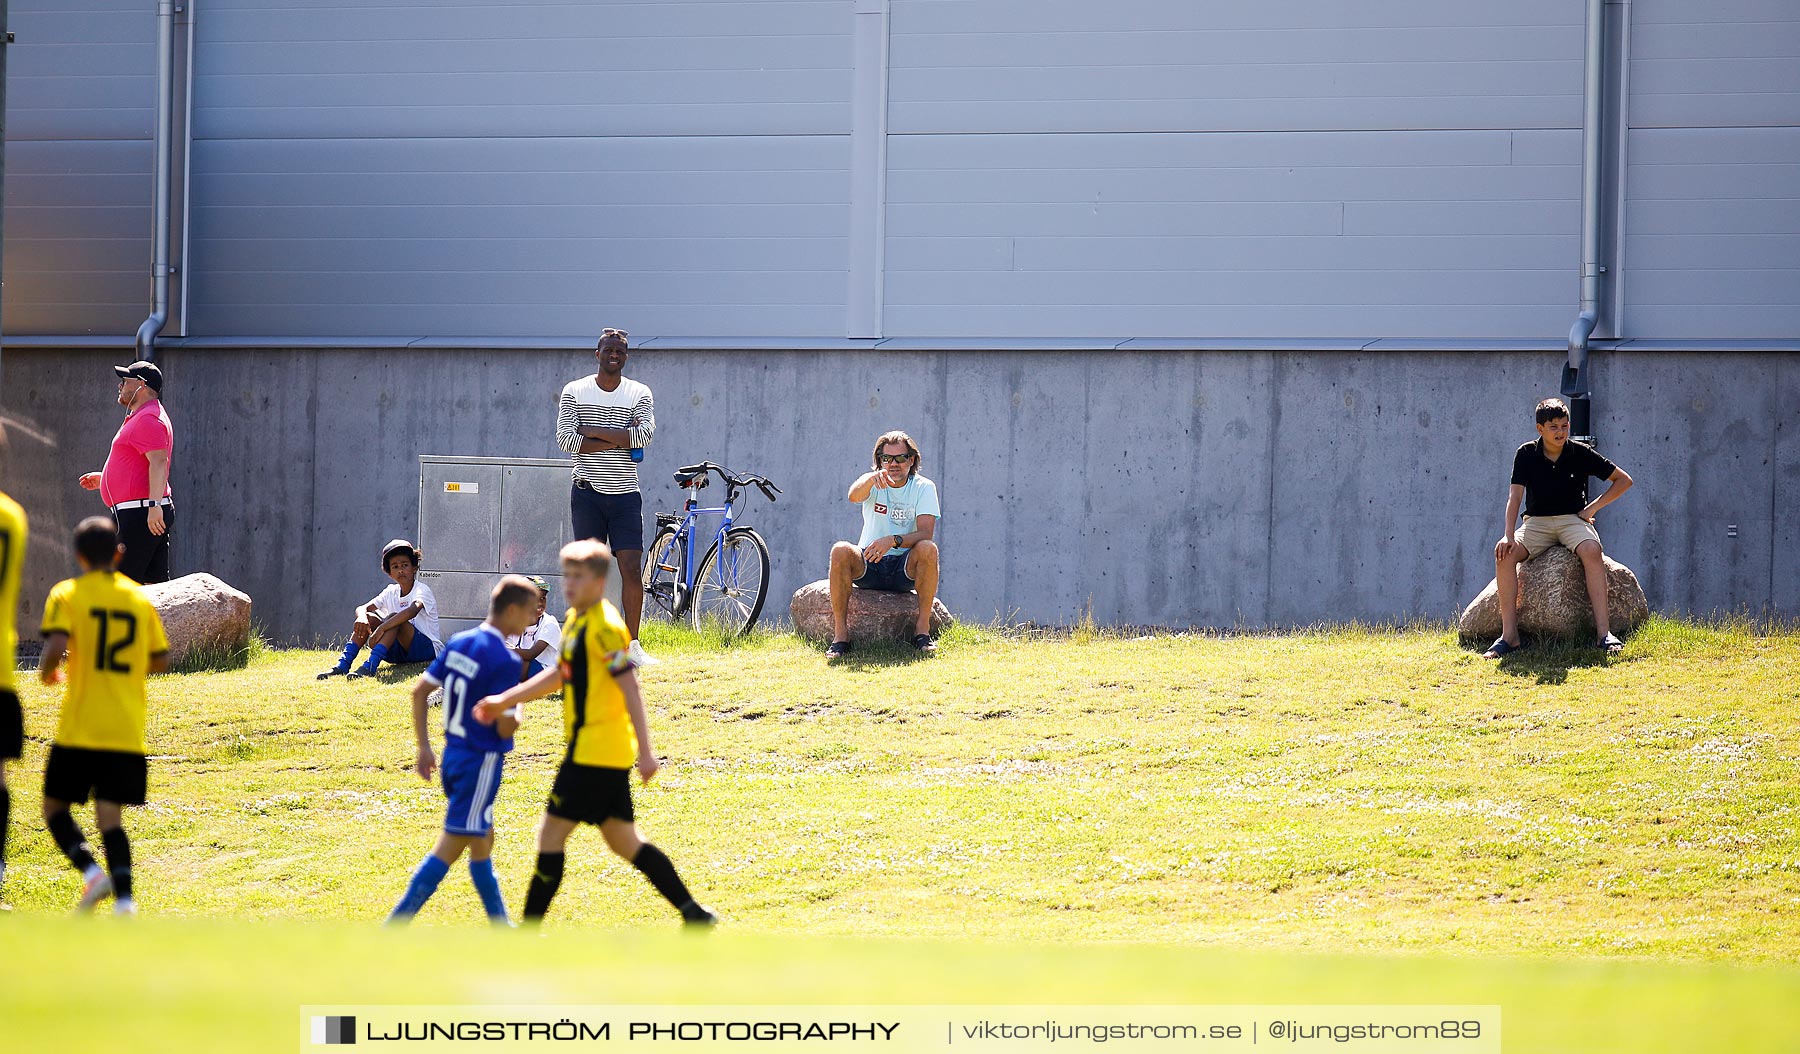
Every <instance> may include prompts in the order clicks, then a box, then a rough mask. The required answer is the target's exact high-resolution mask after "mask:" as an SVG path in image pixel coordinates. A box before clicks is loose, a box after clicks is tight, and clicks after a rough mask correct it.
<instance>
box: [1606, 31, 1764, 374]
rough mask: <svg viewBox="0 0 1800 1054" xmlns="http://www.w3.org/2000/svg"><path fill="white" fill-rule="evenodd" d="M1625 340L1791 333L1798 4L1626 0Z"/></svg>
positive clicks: (1740, 336)
mask: <svg viewBox="0 0 1800 1054" xmlns="http://www.w3.org/2000/svg"><path fill="white" fill-rule="evenodd" d="M1629 113H1630V121H1631V125H1632V128H1631V131H1630V133H1629V139H1628V143H1627V159H1628V164H1629V166H1630V171H1629V173H1628V175H1627V180H1626V195H1627V197H1626V208H1625V233H1626V240H1625V268H1624V275H1625V300H1626V303H1625V312H1624V320H1625V335H1627V336H1641V337H1659V338H1684V337H1690V338H1758V337H1791V336H1794V335H1796V334H1800V6H1797V5H1795V4H1793V3H1792V2H1791V0H1718V2H1716V3H1708V4H1706V5H1704V6H1695V5H1692V4H1686V3H1677V2H1674V0H1637V2H1636V3H1635V4H1634V5H1633V26H1632V53H1631V100H1630V110H1629Z"/></svg>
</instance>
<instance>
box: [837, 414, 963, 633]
mask: <svg viewBox="0 0 1800 1054" xmlns="http://www.w3.org/2000/svg"><path fill="white" fill-rule="evenodd" d="M919 460H920V458H919V444H917V443H915V442H913V439H912V437H911V436H909V435H907V434H906V433H905V432H900V431H894V432H889V433H887V434H886V435H884V436H882V437H881V438H880V439H877V440H876V441H875V470H874V471H873V472H865V473H863V475H862V477H861V478H859V479H858V480H857V481H856V482H855V483H852V484H851V485H850V501H851V502H852V503H853V504H856V505H861V506H862V516H863V528H862V538H861V540H860V541H858V542H857V543H856V544H855V545H851V544H850V543H849V542H839V543H837V544H836V545H834V546H832V548H831V626H832V635H831V646H830V647H829V648H826V649H825V656H826V658H828V659H837V658H841V657H843V656H845V655H848V654H849V653H850V625H849V623H850V590H851V589H852V588H855V589H879V590H883V591H885V592H890V593H906V592H910V591H911V590H913V589H917V590H918V591H919V618H918V621H917V623H915V625H914V627H913V633H914V636H913V647H915V648H917V649H919V651H921V652H924V653H927V654H929V653H931V652H933V651H935V650H937V646H936V645H935V644H933V643H932V642H931V604H932V601H933V600H935V599H937V587H938V547H937V543H936V542H934V541H932V535H933V534H935V533H936V532H937V519H938V513H939V509H938V494H937V484H935V483H933V482H931V481H930V480H928V479H926V478H925V477H924V476H921V475H919Z"/></svg>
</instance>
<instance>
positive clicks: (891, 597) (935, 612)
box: [788, 578, 956, 641]
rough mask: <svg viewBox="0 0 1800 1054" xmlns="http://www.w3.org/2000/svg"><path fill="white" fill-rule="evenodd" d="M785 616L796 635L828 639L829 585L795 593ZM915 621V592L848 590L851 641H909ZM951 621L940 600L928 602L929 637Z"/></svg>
mask: <svg viewBox="0 0 1800 1054" xmlns="http://www.w3.org/2000/svg"><path fill="white" fill-rule="evenodd" d="M788 613H789V615H791V616H792V617H793V620H794V631H795V632H796V633H799V634H800V635H801V636H803V637H812V638H813V639H815V640H826V641H828V640H830V639H831V583H830V582H829V581H827V580H825V579H822V578H821V579H820V580H819V581H817V582H812V583H809V584H807V585H804V586H801V587H800V588H799V589H797V590H795V591H794V600H793V602H792V603H791V604H789V605H788ZM918 618H919V594H917V593H913V592H906V593H884V592H882V591H880V590H877V589H852V590H851V591H850V639H851V640H897V641H910V640H912V639H913V629H914V627H916V626H917V624H918ZM955 621H956V619H955V618H954V617H953V616H951V614H950V609H949V608H947V607H945V606H944V602H943V600H942V599H937V598H934V599H933V600H932V601H931V635H932V636H934V637H935V636H937V635H938V634H939V633H942V632H943V631H944V627H945V626H948V625H950V624H951V623H952V622H955Z"/></svg>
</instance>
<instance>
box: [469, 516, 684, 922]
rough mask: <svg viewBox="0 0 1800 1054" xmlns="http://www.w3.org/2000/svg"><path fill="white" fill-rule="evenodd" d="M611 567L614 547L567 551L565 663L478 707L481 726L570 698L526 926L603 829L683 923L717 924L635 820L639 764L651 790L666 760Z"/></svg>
mask: <svg viewBox="0 0 1800 1054" xmlns="http://www.w3.org/2000/svg"><path fill="white" fill-rule="evenodd" d="M611 565H612V550H610V549H608V548H607V547H606V546H605V545H604V544H602V543H600V542H597V541H594V540H593V539H591V538H590V539H586V540H583V541H579V542H571V543H569V544H568V545H565V546H563V550H562V572H563V596H564V597H565V598H567V600H568V601H569V608H570V610H569V615H568V618H567V619H565V620H564V622H563V641H562V653H561V660H562V661H561V663H560V664H559V665H557V666H555V667H552V668H551V669H548V670H545V671H544V672H543V673H540V674H538V675H537V676H536V677H533V678H532V679H531V680H529V681H526V682H525V683H524V684H517V685H513V686H512V687H511V688H509V689H507V690H506V691H504V692H500V693H499V694H497V695H493V696H489V697H488V698H486V699H483V700H482V701H481V702H480V703H478V704H476V707H475V719H476V720H477V721H483V722H486V721H496V720H498V719H500V718H501V717H502V716H503V715H505V714H506V713H507V712H508V711H510V710H512V708H513V707H514V706H516V705H518V704H519V703H521V702H524V701H525V700H527V699H536V698H538V697H540V696H544V695H549V694H550V693H551V692H554V691H556V690H557V689H558V688H561V689H562V692H563V729H564V731H565V733H566V734H567V737H568V748H567V751H566V752H565V753H564V755H563V763H562V768H560V769H558V770H557V773H556V782H555V783H554V784H553V785H552V786H551V788H550V800H549V802H548V803H547V804H546V805H545V806H544V822H543V825H542V826H540V827H539V828H538V858H537V868H536V870H535V871H534V872H533V873H532V876H531V887H530V889H529V890H527V892H526V894H525V913H524V914H525V921H526V922H528V923H536V922H540V921H542V920H543V917H544V913H545V912H547V911H548V910H549V909H550V901H551V900H552V899H553V898H554V897H555V896H556V890H557V888H558V887H559V886H561V885H562V877H563V849H564V846H565V845H566V844H567V843H568V840H569V835H570V834H571V833H573V832H574V830H575V828H576V827H578V826H580V825H581V824H593V825H594V826H595V827H598V828H600V835H601V837H603V838H605V839H606V844H607V846H608V847H610V848H611V849H612V851H613V852H615V853H617V854H618V855H619V856H620V858H622V859H624V860H626V861H629V862H630V864H631V866H633V867H635V868H637V869H638V870H639V871H641V872H642V873H643V875H644V877H645V878H647V879H649V880H650V884H651V885H653V886H655V887H656V891H657V892H658V893H661V894H662V895H663V897H664V898H665V899H667V900H668V902H669V903H670V904H673V905H674V906H675V908H676V910H678V911H680V912H681V917H682V919H683V920H685V921H686V922H688V923H689V924H692V925H702V926H708V925H711V924H713V923H715V922H717V921H718V920H719V919H718V916H717V915H714V914H713V913H712V912H710V911H708V910H707V909H706V908H704V907H701V906H700V904H699V903H697V902H696V901H695V900H694V898H693V897H692V896H691V895H689V893H688V889H687V886H685V885H683V884H682V881H681V877H680V876H679V875H677V874H676V873H675V865H674V864H672V863H670V862H669V858H668V857H667V856H665V855H663V852H662V850H660V849H658V848H657V847H656V846H654V845H651V844H650V843H649V842H646V841H644V836H643V833H642V832H640V831H639V830H638V829H637V824H636V822H635V821H634V817H633V813H632V807H631V768H632V764H633V762H634V761H635V762H636V765H637V770H638V775H639V776H641V777H642V778H643V780H644V782H646V783H648V782H650V777H652V776H654V775H656V770H657V769H658V768H659V767H660V763H659V762H658V761H657V760H656V754H655V752H654V751H652V750H651V749H650V725H649V721H648V719H647V718H646V717H645V716H644V700H643V697H642V696H640V695H639V694H638V682H637V674H636V672H634V670H633V668H632V664H631V659H630V657H629V655H628V654H627V649H628V648H629V647H630V645H631V633H630V632H629V631H628V630H627V629H626V628H625V620H624V619H623V618H622V617H621V616H620V615H619V611H618V609H617V608H615V607H613V606H612V603H611V602H610V601H608V600H607V599H606V571H607V568H608V567H610V566H611Z"/></svg>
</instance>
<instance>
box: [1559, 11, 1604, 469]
mask: <svg viewBox="0 0 1800 1054" xmlns="http://www.w3.org/2000/svg"><path fill="white" fill-rule="evenodd" d="M1583 73H1584V77H1583V82H1582V89H1581V314H1579V315H1577V316H1576V318H1575V324H1574V325H1572V326H1570V327H1569V358H1568V361H1567V362H1566V363H1565V364H1564V365H1563V373H1562V393H1563V395H1565V396H1567V397H1568V399H1569V432H1570V434H1571V436H1572V437H1574V438H1576V439H1580V440H1582V441H1584V442H1588V443H1591V442H1593V439H1594V430H1593V424H1592V417H1591V409H1590V395H1591V393H1590V391H1589V387H1590V386H1589V375H1588V342H1589V340H1590V339H1591V338H1592V337H1593V335H1594V330H1595V328H1597V327H1598V326H1599V324H1600V276H1601V275H1602V274H1603V273H1604V272H1605V268H1603V267H1602V266H1601V265H1600V181H1601V176H1602V173H1601V158H1600V134H1601V123H1602V121H1603V119H1604V112H1605V97H1604V92H1605V84H1606V0H1588V3H1587V61H1586V68H1585V70H1584V71H1583Z"/></svg>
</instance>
